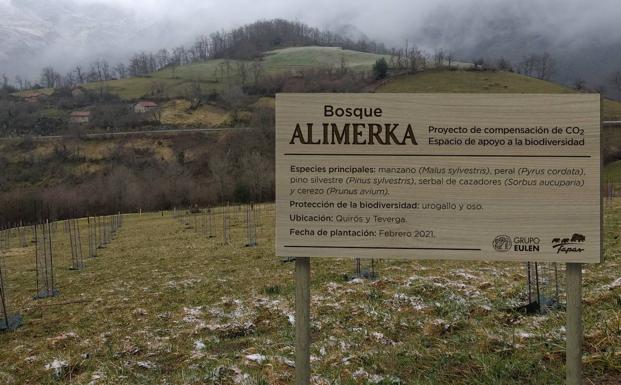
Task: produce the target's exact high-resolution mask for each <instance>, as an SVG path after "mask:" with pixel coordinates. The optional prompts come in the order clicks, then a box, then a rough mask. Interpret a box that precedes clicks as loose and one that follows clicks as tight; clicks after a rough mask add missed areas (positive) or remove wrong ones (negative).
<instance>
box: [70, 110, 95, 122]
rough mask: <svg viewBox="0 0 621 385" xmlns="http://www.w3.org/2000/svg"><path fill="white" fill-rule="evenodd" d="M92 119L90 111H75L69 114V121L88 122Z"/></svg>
mask: <svg viewBox="0 0 621 385" xmlns="http://www.w3.org/2000/svg"><path fill="white" fill-rule="evenodd" d="M90 119H91V112H90V111H73V112H72V113H71V115H70V116H69V123H74V124H86V123H88V122H89V121H90Z"/></svg>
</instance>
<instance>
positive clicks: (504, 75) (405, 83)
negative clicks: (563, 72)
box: [377, 71, 575, 93]
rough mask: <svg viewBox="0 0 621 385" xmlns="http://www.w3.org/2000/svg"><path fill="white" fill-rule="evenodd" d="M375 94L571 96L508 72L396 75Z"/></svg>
mask: <svg viewBox="0 0 621 385" xmlns="http://www.w3.org/2000/svg"><path fill="white" fill-rule="evenodd" d="M377 92H457V93H459V92H464V93H488V92H489V93H572V92H575V91H573V90H571V89H569V88H567V87H563V86H561V85H559V84H556V83H552V82H547V81H543V80H539V79H535V78H531V77H528V76H523V75H518V74H515V73H511V72H476V71H428V72H421V73H419V74H416V75H406V76H399V77H396V78H393V79H390V80H389V81H388V82H387V83H386V84H385V85H383V86H380V87H379V88H378V90H377Z"/></svg>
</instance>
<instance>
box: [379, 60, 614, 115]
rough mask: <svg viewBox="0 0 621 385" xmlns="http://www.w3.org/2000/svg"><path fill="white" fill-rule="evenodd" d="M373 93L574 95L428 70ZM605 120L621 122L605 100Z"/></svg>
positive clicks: (527, 83) (482, 75)
mask: <svg viewBox="0 0 621 385" xmlns="http://www.w3.org/2000/svg"><path fill="white" fill-rule="evenodd" d="M376 92H464V93H519V94H529V93H533V94H541V93H553V94H556V93H575V92H577V91H576V90H573V89H571V88H568V87H565V86H563V85H560V84H558V83H553V82H549V81H545V80H539V79H535V78H532V77H529V76H524V75H520V74H516V73H513V72H505V71H497V72H490V71H485V72H477V71H428V72H422V73H418V74H416V75H405V76H398V77H395V78H392V79H388V80H387V81H386V82H385V83H384V84H383V85H381V86H379V87H378V88H377V89H376ZM603 108H604V116H603V119H604V120H621V102H618V101H614V100H609V99H605V100H604V106H603Z"/></svg>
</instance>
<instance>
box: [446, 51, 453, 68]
mask: <svg viewBox="0 0 621 385" xmlns="http://www.w3.org/2000/svg"><path fill="white" fill-rule="evenodd" d="M454 60H455V54H454V53H453V52H447V54H446V61H447V64H448V69H449V70H450V69H451V66H452V64H453V61H454Z"/></svg>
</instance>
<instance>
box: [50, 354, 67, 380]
mask: <svg viewBox="0 0 621 385" xmlns="http://www.w3.org/2000/svg"><path fill="white" fill-rule="evenodd" d="M68 366H69V364H68V363H67V361H64V360H59V359H58V358H55V359H54V361H52V362H50V363H49V364H46V365H45V370H53V371H54V375H55V376H56V377H62V375H63V372H64V371H65V369H66V368H67V367H68Z"/></svg>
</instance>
